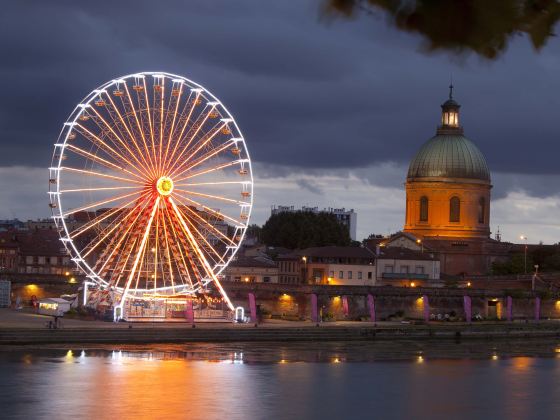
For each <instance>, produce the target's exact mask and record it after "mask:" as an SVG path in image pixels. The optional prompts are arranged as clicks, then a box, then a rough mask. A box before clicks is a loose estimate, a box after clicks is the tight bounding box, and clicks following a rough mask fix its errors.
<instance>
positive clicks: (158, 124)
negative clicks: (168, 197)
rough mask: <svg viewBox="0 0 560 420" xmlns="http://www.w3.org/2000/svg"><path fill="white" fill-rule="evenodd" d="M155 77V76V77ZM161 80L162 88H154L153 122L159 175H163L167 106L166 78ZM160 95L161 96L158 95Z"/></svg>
mask: <svg viewBox="0 0 560 420" xmlns="http://www.w3.org/2000/svg"><path fill="white" fill-rule="evenodd" d="M154 77H155V76H154ZM159 79H160V80H161V88H159V91H158V89H156V86H157V84H156V85H155V86H154V89H155V93H154V96H153V100H154V105H153V107H152V108H153V111H154V115H153V120H154V131H156V130H157V132H156V133H155V135H156V138H157V140H158V149H159V156H158V159H157V164H158V166H157V169H158V173H159V174H161V173H162V169H163V168H162V153H163V124H164V105H165V77H160V78H159ZM158 93H159V95H158Z"/></svg>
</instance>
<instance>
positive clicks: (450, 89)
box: [449, 81, 453, 99]
mask: <svg viewBox="0 0 560 420" xmlns="http://www.w3.org/2000/svg"><path fill="white" fill-rule="evenodd" d="M449 99H453V81H452V82H451V84H450V85H449Z"/></svg>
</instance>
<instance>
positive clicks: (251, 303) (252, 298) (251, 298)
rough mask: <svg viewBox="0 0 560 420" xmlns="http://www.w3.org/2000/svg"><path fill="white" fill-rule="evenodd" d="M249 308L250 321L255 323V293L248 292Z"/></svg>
mask: <svg viewBox="0 0 560 420" xmlns="http://www.w3.org/2000/svg"><path fill="white" fill-rule="evenodd" d="M249 310H250V311H251V322H254V323H255V324H256V323H257V322H258V320H257V302H256V300H255V294H254V293H249Z"/></svg>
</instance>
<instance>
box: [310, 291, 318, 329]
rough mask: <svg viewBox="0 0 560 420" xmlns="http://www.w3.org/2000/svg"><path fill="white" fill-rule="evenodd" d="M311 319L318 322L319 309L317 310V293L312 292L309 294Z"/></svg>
mask: <svg viewBox="0 0 560 420" xmlns="http://www.w3.org/2000/svg"><path fill="white" fill-rule="evenodd" d="M311 321H312V322H315V323H317V322H319V311H318V310H317V295H316V294H315V293H313V294H312V295H311Z"/></svg>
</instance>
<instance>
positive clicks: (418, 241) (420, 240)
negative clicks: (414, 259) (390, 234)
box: [416, 239, 424, 254]
mask: <svg viewBox="0 0 560 420" xmlns="http://www.w3.org/2000/svg"><path fill="white" fill-rule="evenodd" d="M416 243H417V244H418V245H420V249H421V252H422V254H423V253H424V243H423V242H422V239H416Z"/></svg>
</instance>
